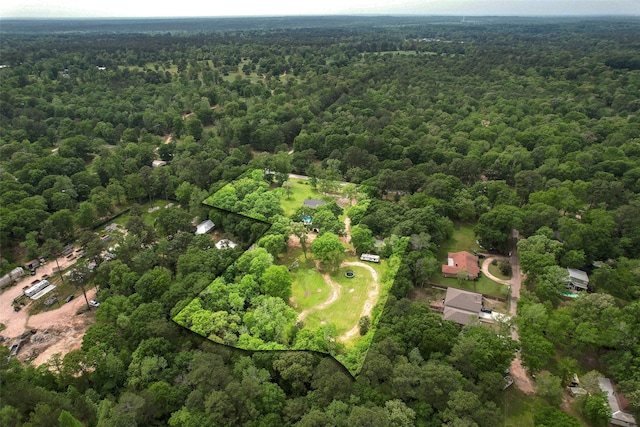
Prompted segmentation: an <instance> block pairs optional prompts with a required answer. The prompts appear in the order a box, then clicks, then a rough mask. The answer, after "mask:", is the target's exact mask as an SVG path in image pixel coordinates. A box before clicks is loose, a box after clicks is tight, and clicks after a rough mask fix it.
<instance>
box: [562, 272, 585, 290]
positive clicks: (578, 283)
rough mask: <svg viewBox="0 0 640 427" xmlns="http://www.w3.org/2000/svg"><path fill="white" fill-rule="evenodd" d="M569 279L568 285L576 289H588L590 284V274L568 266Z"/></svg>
mask: <svg viewBox="0 0 640 427" xmlns="http://www.w3.org/2000/svg"><path fill="white" fill-rule="evenodd" d="M567 272H568V273H569V279H568V283H567V287H568V288H570V289H573V290H575V291H586V290H587V287H588V286H589V276H588V275H587V273H585V272H584V271H582V270H576V269H575V268H567Z"/></svg>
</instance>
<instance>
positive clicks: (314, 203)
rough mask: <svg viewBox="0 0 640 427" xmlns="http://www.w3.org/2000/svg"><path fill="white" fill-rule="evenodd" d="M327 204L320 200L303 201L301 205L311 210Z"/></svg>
mask: <svg viewBox="0 0 640 427" xmlns="http://www.w3.org/2000/svg"><path fill="white" fill-rule="evenodd" d="M326 204H327V202H325V201H322V200H320V199H305V200H304V203H303V204H302V205H303V206H304V207H306V208H311V209H315V208H317V207H318V206H322V205H326Z"/></svg>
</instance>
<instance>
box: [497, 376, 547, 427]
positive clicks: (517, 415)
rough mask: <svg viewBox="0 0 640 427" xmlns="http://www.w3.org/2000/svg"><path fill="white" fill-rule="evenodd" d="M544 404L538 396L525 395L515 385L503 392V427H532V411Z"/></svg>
mask: <svg viewBox="0 0 640 427" xmlns="http://www.w3.org/2000/svg"><path fill="white" fill-rule="evenodd" d="M542 406H544V404H543V402H542V401H541V400H540V398H538V397H535V396H527V395H526V394H524V393H522V392H521V391H520V390H518V389H517V388H516V387H515V386H511V387H509V388H508V389H507V390H505V392H504V404H503V407H502V410H503V417H504V418H503V419H504V424H503V425H504V426H505V427H533V426H534V424H533V413H534V411H535V410H536V408H539V407H542Z"/></svg>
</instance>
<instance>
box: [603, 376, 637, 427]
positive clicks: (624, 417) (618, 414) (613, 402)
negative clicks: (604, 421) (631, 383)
mask: <svg viewBox="0 0 640 427" xmlns="http://www.w3.org/2000/svg"><path fill="white" fill-rule="evenodd" d="M598 385H599V386H600V389H601V390H602V391H604V392H605V393H607V398H608V399H609V406H610V407H611V422H610V423H611V425H614V426H623V427H637V426H638V424H637V423H636V419H635V418H634V417H633V415H631V414H630V413H628V412H624V411H623V410H622V409H621V408H620V402H618V398H617V397H616V391H615V389H614V388H613V384H612V383H611V380H610V379H609V378H603V377H598Z"/></svg>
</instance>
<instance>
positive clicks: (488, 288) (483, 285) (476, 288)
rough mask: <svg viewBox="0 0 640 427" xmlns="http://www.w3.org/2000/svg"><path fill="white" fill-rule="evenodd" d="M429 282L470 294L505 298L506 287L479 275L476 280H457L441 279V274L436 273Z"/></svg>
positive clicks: (451, 278)
mask: <svg viewBox="0 0 640 427" xmlns="http://www.w3.org/2000/svg"><path fill="white" fill-rule="evenodd" d="M431 281H432V282H434V283H437V284H439V285H444V286H448V287H452V288H458V289H464V290H467V291H471V292H478V293H481V294H485V295H493V296H496V297H502V298H505V297H506V296H507V286H505V285H502V284H500V283H496V282H494V281H493V280H491V279H489V278H488V277H485V276H484V275H481V276H480V278H479V279H478V280H475V281H474V280H461V281H460V280H458V279H457V278H455V277H442V274H441V273H436V274H435V275H434V276H433V277H432V278H431Z"/></svg>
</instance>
